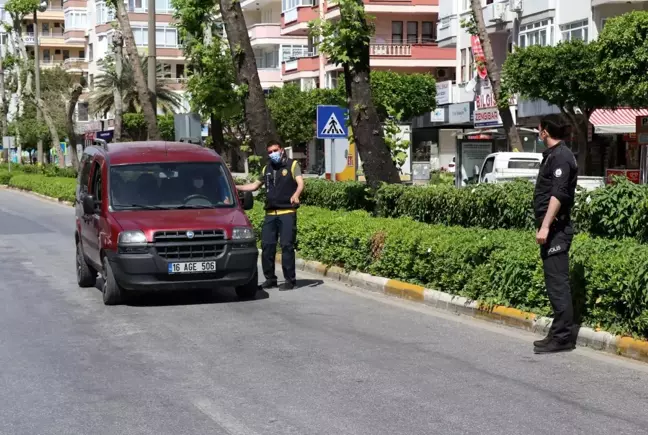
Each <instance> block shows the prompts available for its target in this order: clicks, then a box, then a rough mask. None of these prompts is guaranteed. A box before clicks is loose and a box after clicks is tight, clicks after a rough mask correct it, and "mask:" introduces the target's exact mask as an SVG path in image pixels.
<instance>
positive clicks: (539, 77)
mask: <svg viewBox="0 0 648 435" xmlns="http://www.w3.org/2000/svg"><path fill="white" fill-rule="evenodd" d="M596 56H597V53H596V50H595V48H594V45H593V44H587V43H585V42H583V41H579V40H572V41H566V42H560V43H558V45H555V46H539V45H532V46H530V47H526V48H520V49H517V50H516V51H515V52H514V53H511V54H510V55H509V56H508V57H507V59H506V62H505V63H504V67H503V76H504V80H503V86H505V87H506V88H507V90H508V91H509V92H511V93H519V94H520V95H521V96H522V97H524V98H527V99H531V100H544V101H547V102H548V103H550V104H553V105H555V106H558V107H559V108H562V109H563V110H567V111H569V112H571V113H574V109H575V108H579V109H580V110H581V111H582V112H584V113H586V112H591V111H593V110H594V109H595V108H597V107H601V106H605V105H606V104H607V100H608V98H607V95H606V94H604V93H603V92H602V91H601V85H602V83H601V80H600V76H597V75H596V74H592V65H596Z"/></svg>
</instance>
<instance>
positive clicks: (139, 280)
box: [74, 142, 258, 305]
mask: <svg viewBox="0 0 648 435" xmlns="http://www.w3.org/2000/svg"><path fill="white" fill-rule="evenodd" d="M253 201H254V200H253V197H252V195H251V194H250V193H244V194H242V196H239V195H238V194H237V191H236V188H235V186H234V182H233V179H232V176H231V174H230V172H229V170H228V169H227V166H226V165H225V164H224V163H223V162H222V160H221V158H220V156H219V155H218V154H216V152H214V151H213V150H210V149H207V148H203V147H202V146H199V145H194V144H191V143H179V142H126V143H114V144H112V143H111V144H105V143H103V144H102V145H95V146H91V147H88V148H86V149H85V151H84V152H83V156H82V159H81V168H80V171H79V176H78V179H77V189H76V201H75V210H76V231H75V234H74V237H75V243H76V272H77V281H78V284H79V286H81V287H93V286H95V284H96V280H97V273H100V274H101V276H102V278H103V281H104V282H103V289H102V290H103V301H104V303H105V304H106V305H114V304H119V303H121V302H123V300H124V298H125V296H127V294H128V292H130V291H159V290H184V289H188V290H199V289H205V290H206V289H213V288H216V287H220V286H230V287H234V288H235V289H236V293H237V295H238V296H239V298H242V299H250V298H254V296H255V295H256V291H257V288H258V272H257V259H258V251H257V247H256V236H255V233H254V231H253V229H252V226H251V223H250V221H249V219H248V217H247V216H246V214H245V212H244V210H249V209H251V208H252V205H253Z"/></svg>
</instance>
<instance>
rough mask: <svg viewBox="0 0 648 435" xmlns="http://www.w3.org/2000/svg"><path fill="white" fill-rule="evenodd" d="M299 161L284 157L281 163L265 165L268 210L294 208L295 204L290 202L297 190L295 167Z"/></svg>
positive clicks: (266, 207)
mask: <svg viewBox="0 0 648 435" xmlns="http://www.w3.org/2000/svg"><path fill="white" fill-rule="evenodd" d="M296 167H297V161H296V160H293V159H289V158H286V159H282V161H281V163H280V164H279V165H276V166H273V165H272V164H269V165H267V166H264V167H263V176H264V181H265V186H266V202H265V209H266V210H286V209H294V208H296V206H295V205H293V204H291V203H290V198H291V197H292V196H293V195H294V194H295V192H296V191H297V181H296V180H295V168H296Z"/></svg>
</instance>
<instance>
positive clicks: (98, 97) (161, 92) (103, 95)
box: [90, 56, 182, 116]
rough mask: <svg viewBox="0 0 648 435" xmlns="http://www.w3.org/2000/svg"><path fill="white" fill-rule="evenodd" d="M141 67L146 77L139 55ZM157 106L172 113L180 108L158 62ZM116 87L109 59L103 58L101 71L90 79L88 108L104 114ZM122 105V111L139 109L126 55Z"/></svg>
mask: <svg viewBox="0 0 648 435" xmlns="http://www.w3.org/2000/svg"><path fill="white" fill-rule="evenodd" d="M141 62H142V69H143V71H144V76H145V77H146V74H147V71H148V58H147V57H146V56H142V58H141ZM157 77H158V80H157V88H156V91H155V93H156V95H157V105H158V107H159V108H160V109H162V110H163V111H164V112H165V113H175V112H177V111H178V110H180V109H181V108H182V97H181V96H180V95H178V93H176V92H174V91H173V90H171V89H169V88H167V87H166V86H165V85H164V76H163V72H162V65H160V64H158V65H157ZM117 86H119V80H118V79H117V72H116V70H115V65H114V62H113V61H112V59H111V58H107V59H106V60H104V62H103V65H102V72H101V74H99V75H98V76H97V78H96V79H95V81H94V86H93V89H92V91H91V94H90V109H91V111H92V112H93V113H99V114H102V115H104V116H105V115H106V114H107V113H108V112H109V111H112V110H114V108H115V93H114V90H115V87H117ZM119 87H120V89H121V94H122V100H123V107H124V111H125V112H140V111H141V104H140V101H139V94H138V93H137V90H136V86H135V77H134V74H133V68H132V65H131V63H130V61H129V60H128V58H127V57H125V58H124V63H123V71H122V80H121V86H119Z"/></svg>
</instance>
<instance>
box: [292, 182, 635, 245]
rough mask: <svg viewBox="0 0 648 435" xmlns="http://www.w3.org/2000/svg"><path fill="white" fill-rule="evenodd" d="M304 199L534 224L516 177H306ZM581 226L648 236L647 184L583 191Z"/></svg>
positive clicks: (431, 218) (452, 221) (432, 216)
mask: <svg viewBox="0 0 648 435" xmlns="http://www.w3.org/2000/svg"><path fill="white" fill-rule="evenodd" d="M302 202H303V203H304V204H305V205H313V206H317V207H323V208H327V209H330V210H349V211H350V210H366V211H369V212H371V213H372V214H373V215H374V216H379V217H393V218H397V217H409V218H411V219H414V220H415V221H418V222H423V223H429V224H443V225H457V226H462V227H467V228H470V227H477V228H486V229H520V230H532V229H533V228H534V219H533V206H532V205H533V184H532V183H530V182H527V181H515V182H510V183H502V184H479V185H475V186H469V187H465V188H459V189H458V188H455V187H453V186H451V185H443V184H440V185H429V186H408V185H393V184H392V185H383V186H382V187H380V188H379V189H378V190H376V191H375V192H371V191H369V190H368V188H367V187H366V185H364V184H362V183H356V182H342V183H332V182H330V181H326V180H313V179H307V180H306V189H305V190H304V197H303V201H302ZM572 218H573V221H574V225H575V227H576V230H577V231H578V232H587V233H590V234H591V235H593V236H597V237H604V238H611V239H621V238H625V237H632V238H636V239H638V240H640V241H648V186H646V185H637V184H633V183H631V182H629V181H628V180H626V179H621V178H619V179H617V180H616V183H615V184H612V185H609V186H605V187H602V188H599V189H596V190H594V191H589V192H588V191H579V192H578V193H577V195H576V205H575V207H574V211H573V214H572Z"/></svg>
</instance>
